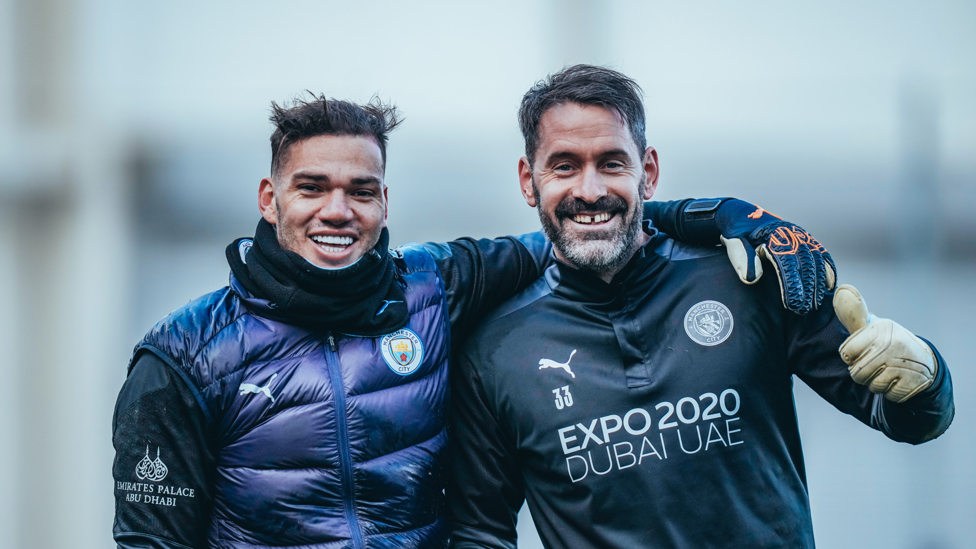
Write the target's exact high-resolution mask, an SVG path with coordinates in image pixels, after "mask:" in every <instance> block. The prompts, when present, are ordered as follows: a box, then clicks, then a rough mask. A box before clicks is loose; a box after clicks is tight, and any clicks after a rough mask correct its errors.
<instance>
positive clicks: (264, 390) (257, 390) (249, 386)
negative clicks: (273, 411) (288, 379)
mask: <svg viewBox="0 0 976 549" xmlns="http://www.w3.org/2000/svg"><path fill="white" fill-rule="evenodd" d="M276 377H278V374H277V372H276V373H274V374H272V375H271V379H269V380H268V383H267V384H266V385H265V386H264V387H258V386H257V385H255V384H253V383H241V386H240V387H238V389H239V390H240V391H241V394H242V395H246V394H248V393H254V394H262V395H264V396H266V397H268V398H270V399H271V402H274V397H273V396H271V382H272V381H274V378H276Z"/></svg>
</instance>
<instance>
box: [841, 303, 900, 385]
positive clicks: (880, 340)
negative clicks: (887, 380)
mask: <svg viewBox="0 0 976 549" xmlns="http://www.w3.org/2000/svg"><path fill="white" fill-rule="evenodd" d="M892 324H893V322H892V321H890V320H888V319H880V320H878V321H876V322H872V323H871V324H868V325H867V326H865V327H863V328H861V329H860V330H857V331H856V332H854V333H853V334H851V336H850V337H849V338H847V340H845V341H844V343H843V344H841V346H840V358H841V359H842V360H843V361H844V363H845V364H847V366H848V367H849V369H850V373H851V377H852V378H853V379H854V381H855V382H857V383H860V384H861V385H865V384H867V383H868V382H870V381H871V380H872V379H874V377H875V376H877V375H878V373H879V370H880V369H881V368H882V367H883V366H884V365H885V361H884V357H883V356H882V355H884V354H885V352H886V351H887V350H888V347H889V346H890V345H891V332H892Z"/></svg>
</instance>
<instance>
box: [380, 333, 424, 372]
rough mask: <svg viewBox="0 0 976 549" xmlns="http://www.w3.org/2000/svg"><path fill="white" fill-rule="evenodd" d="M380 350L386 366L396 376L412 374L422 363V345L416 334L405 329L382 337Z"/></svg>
mask: <svg viewBox="0 0 976 549" xmlns="http://www.w3.org/2000/svg"><path fill="white" fill-rule="evenodd" d="M380 350H381V351H382V353H383V360H385V361H386V365H387V366H389V367H390V369H391V370H393V372H394V373H395V374H397V375H401V376H405V375H410V374H412V373H413V372H414V371H415V370H416V369H417V368H419V367H420V363H421V362H423V361H424V344H423V343H422V342H421V341H420V337H418V336H417V334H415V333H413V331H411V330H408V329H406V328H403V329H401V330H397V331H395V332H393V333H392V334H386V335H385V336H383V339H382V340H381V341H380Z"/></svg>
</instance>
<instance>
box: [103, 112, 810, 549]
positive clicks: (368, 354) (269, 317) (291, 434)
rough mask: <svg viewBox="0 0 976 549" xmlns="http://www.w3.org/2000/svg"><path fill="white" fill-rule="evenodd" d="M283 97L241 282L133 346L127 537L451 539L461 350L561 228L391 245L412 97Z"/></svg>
mask: <svg viewBox="0 0 976 549" xmlns="http://www.w3.org/2000/svg"><path fill="white" fill-rule="evenodd" d="M273 111H274V112H273V115H272V121H273V122H274V123H275V126H276V130H275V132H274V134H273V135H272V137H271V143H272V169H271V176H270V177H269V178H265V179H263V180H262V181H261V185H260V189H259V205H260V209H261V213H262V220H261V221H260V222H259V224H258V227H257V230H256V232H255V235H254V238H248V239H239V240H237V241H235V242H234V243H232V244H231V245H230V246H228V248H227V259H228V262H229V263H230V267H231V276H230V284H229V286H228V287H225V288H223V289H220V290H218V291H216V292H213V293H211V294H208V295H205V296H203V297H201V298H199V299H197V300H195V301H193V302H191V303H189V304H188V305H186V306H184V307H182V308H180V309H178V310H177V311H175V312H173V313H172V314H171V315H169V316H168V317H166V318H165V319H163V320H162V321H160V322H159V323H158V324H157V325H156V326H155V327H154V328H153V329H152V330H151V331H150V332H149V333H148V334H147V335H146V337H145V338H144V339H143V340H142V341H141V342H140V343H139V344H138V345H137V346H136V349H135V352H134V355H133V358H132V361H131V362H130V365H129V375H128V378H127V380H126V382H125V385H124V386H123V388H122V391H121V393H120V394H119V398H118V402H117V404H116V411H115V418H114V422H113V443H114V445H115V449H116V458H115V462H114V466H113V475H114V478H115V497H116V518H115V525H114V534H115V539H116V542H117V544H118V546H119V547H122V548H136V547H140V548H158V549H173V548H187V547H192V548H197V547H221V548H243V547H247V548H256V547H281V546H290V547H302V548H305V549H312V548H315V549H327V548H328V549H331V548H340V547H343V548H344V547H354V548H363V547H370V548H381V547H397V548H402V547H423V548H430V547H444V546H446V544H447V538H448V526H447V523H446V520H445V518H444V512H443V511H444V493H443V489H444V486H445V483H446V476H445V473H446V472H445V469H446V452H445V449H446V444H447V436H446V431H445V424H446V421H445V417H444V416H445V413H446V409H447V407H446V398H447V387H448V384H447V364H448V359H449V358H450V356H451V350H452V348H453V347H454V345H455V343H456V342H458V341H459V340H460V339H461V338H462V337H463V336H464V334H465V333H466V332H467V331H468V329H469V327H470V325H472V324H473V323H474V322H475V321H477V320H478V319H479V318H480V317H481V316H482V315H483V314H484V313H485V312H487V311H488V310H489V309H490V308H492V307H493V306H494V305H496V304H498V303H500V302H501V301H503V300H504V299H506V298H508V297H510V296H511V295H514V294H515V293H516V292H518V291H520V290H521V289H523V288H525V287H526V286H528V285H529V284H530V283H531V282H532V281H534V280H535V279H536V278H537V277H538V276H539V274H540V273H541V272H542V267H543V266H544V263H546V262H547V261H548V257H549V255H548V254H549V244H548V242H546V240H545V239H544V238H543V237H542V235H541V234H540V233H536V234H532V235H526V236H523V237H520V238H513V237H505V238H499V239H495V240H473V239H460V240H456V241H453V242H450V243H447V244H427V245H423V246H416V245H414V246H406V247H403V248H400V249H399V250H397V251H396V252H394V253H392V254H391V253H389V252H388V243H389V236H388V232H387V229H386V218H387V193H386V186H385V184H384V175H385V163H386V140H387V134H388V132H389V131H390V130H392V129H393V128H394V127H395V126H396V125H397V123H398V120H397V116H396V111H395V109H394V108H392V107H389V106H386V105H383V104H381V103H379V102H371V103H370V104H368V105H364V106H359V105H355V104H352V103H348V102H344V101H335V100H326V99H325V98H323V97H320V98H314V99H313V100H310V101H307V102H297V103H296V104H295V105H293V106H292V107H290V108H280V107H278V106H277V105H273ZM667 211H668V214H669V215H672V216H676V215H680V214H679V213H676V208H674V207H672V208H671V209H670V210H667ZM671 221H672V224H673V222H674V221H675V220H674V219H672V220H671ZM821 283H822V281H821Z"/></svg>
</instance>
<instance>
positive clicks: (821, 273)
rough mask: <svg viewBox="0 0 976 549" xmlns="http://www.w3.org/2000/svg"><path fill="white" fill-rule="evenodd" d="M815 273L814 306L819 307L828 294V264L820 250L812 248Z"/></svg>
mask: <svg viewBox="0 0 976 549" xmlns="http://www.w3.org/2000/svg"><path fill="white" fill-rule="evenodd" d="M811 254H812V255H813V265H814V268H815V275H814V280H813V289H814V290H813V308H814V309H819V308H820V304H821V303H823V298H824V296H825V295H826V294H827V265H826V264H825V263H824V260H823V254H821V253H820V250H818V249H813V250H811Z"/></svg>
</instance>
